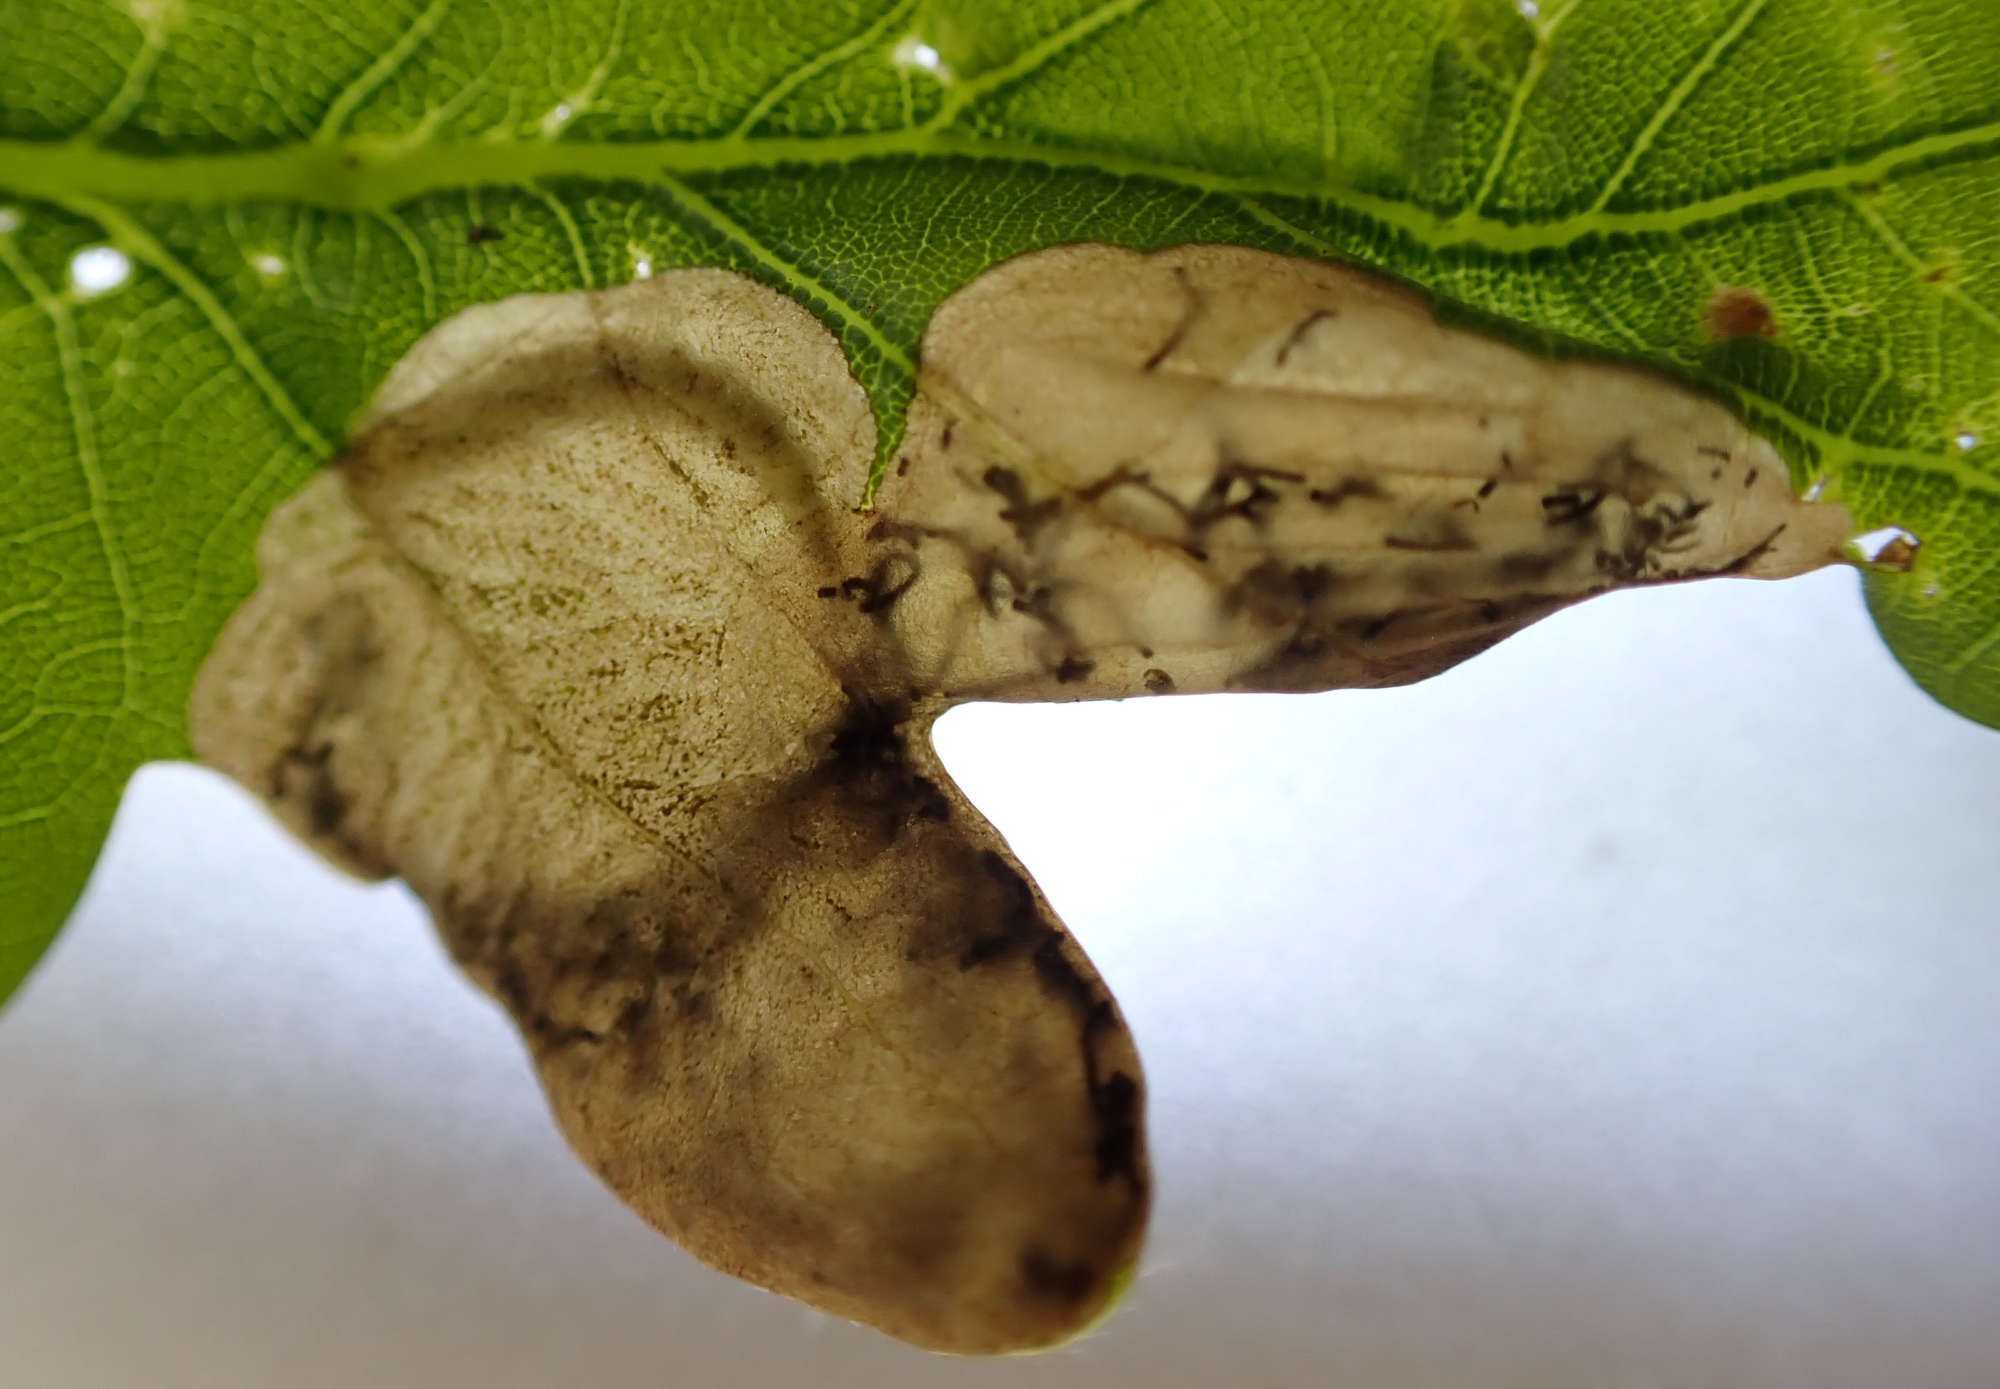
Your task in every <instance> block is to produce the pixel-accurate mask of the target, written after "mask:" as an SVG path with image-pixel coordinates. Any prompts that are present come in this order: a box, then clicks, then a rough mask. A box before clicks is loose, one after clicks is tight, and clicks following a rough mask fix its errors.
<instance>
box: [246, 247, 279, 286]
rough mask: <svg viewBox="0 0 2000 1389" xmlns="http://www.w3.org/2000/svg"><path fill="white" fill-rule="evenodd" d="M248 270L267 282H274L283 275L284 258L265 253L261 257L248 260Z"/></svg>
mask: <svg viewBox="0 0 2000 1389" xmlns="http://www.w3.org/2000/svg"><path fill="white" fill-rule="evenodd" d="M250 268H251V269H252V270H255V271H256V272H257V273H258V274H259V275H262V276H263V277H264V278H265V279H267V280H275V279H277V278H278V277H279V276H280V275H282V274H284V273H285V269H286V266H285V258H284V257H283V256H274V255H272V254H271V253H270V252H269V251H266V252H264V254H262V255H259V256H252V257H251V258H250Z"/></svg>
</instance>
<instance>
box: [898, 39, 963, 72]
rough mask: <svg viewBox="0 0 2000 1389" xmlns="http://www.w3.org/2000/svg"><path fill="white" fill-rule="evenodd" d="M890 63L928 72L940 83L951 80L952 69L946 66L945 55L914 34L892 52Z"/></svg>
mask: <svg viewBox="0 0 2000 1389" xmlns="http://www.w3.org/2000/svg"><path fill="white" fill-rule="evenodd" d="M889 61H890V62H892V63H894V64H895V65H896V66H897V67H899V68H915V69H916V70H917V71H919V72H927V73H929V74H930V75H931V76H932V77H935V78H937V79H938V81H940V82H948V81H950V80H951V69H949V68H947V67H946V66H945V65H944V55H943V54H942V53H939V52H938V51H937V48H936V47H935V46H934V45H932V44H928V43H925V42H924V41H923V40H922V39H920V38H918V37H917V36H916V35H914V34H912V35H911V36H910V37H908V38H906V39H904V40H903V41H902V42H901V43H899V44H897V45H896V46H895V48H894V49H892V50H891V51H890V54H889Z"/></svg>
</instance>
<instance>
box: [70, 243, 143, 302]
mask: <svg viewBox="0 0 2000 1389" xmlns="http://www.w3.org/2000/svg"><path fill="white" fill-rule="evenodd" d="M131 278H132V261H131V258H130V257H129V256H127V255H126V254H125V253H124V252H123V251H121V250H119V249H118V248H117V247H116V246H88V247H85V248H84V249H83V250H81V251H78V252H77V253H76V254H75V255H73V256H71V257H70V258H69V283H70V288H71V289H72V290H74V291H75V292H76V293H77V294H78V295H80V296H81V297H83V298H86V299H89V298H93V297H95V296H96V295H99V294H109V293H110V292H111V291H112V290H114V289H117V288H118V287H119V286H120V285H122V284H124V283H125V282H126V281H127V280H129V279H131Z"/></svg>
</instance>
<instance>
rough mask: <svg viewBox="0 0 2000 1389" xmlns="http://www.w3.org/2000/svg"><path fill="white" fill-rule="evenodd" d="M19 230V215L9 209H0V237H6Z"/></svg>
mask: <svg viewBox="0 0 2000 1389" xmlns="http://www.w3.org/2000/svg"><path fill="white" fill-rule="evenodd" d="M19 230H21V214H20V213H19V212H17V211H15V210H14V209H13V208H11V207H0V236H8V235H11V234H12V233H14V232H17V231H19Z"/></svg>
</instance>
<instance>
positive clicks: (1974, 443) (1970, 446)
mask: <svg viewBox="0 0 2000 1389" xmlns="http://www.w3.org/2000/svg"><path fill="white" fill-rule="evenodd" d="M1951 446H1952V447H1953V448H1955V449H1957V450H1958V451H1959V452H1960V453H1971V452H1972V451H1973V450H1974V449H1976V448H1978V447H1979V436H1978V435H1977V434H1974V433H1973V432H1972V431H1971V430H1969V429H1962V430H1960V431H1959V432H1958V433H1956V434H1954V435H1952V436H1951Z"/></svg>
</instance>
